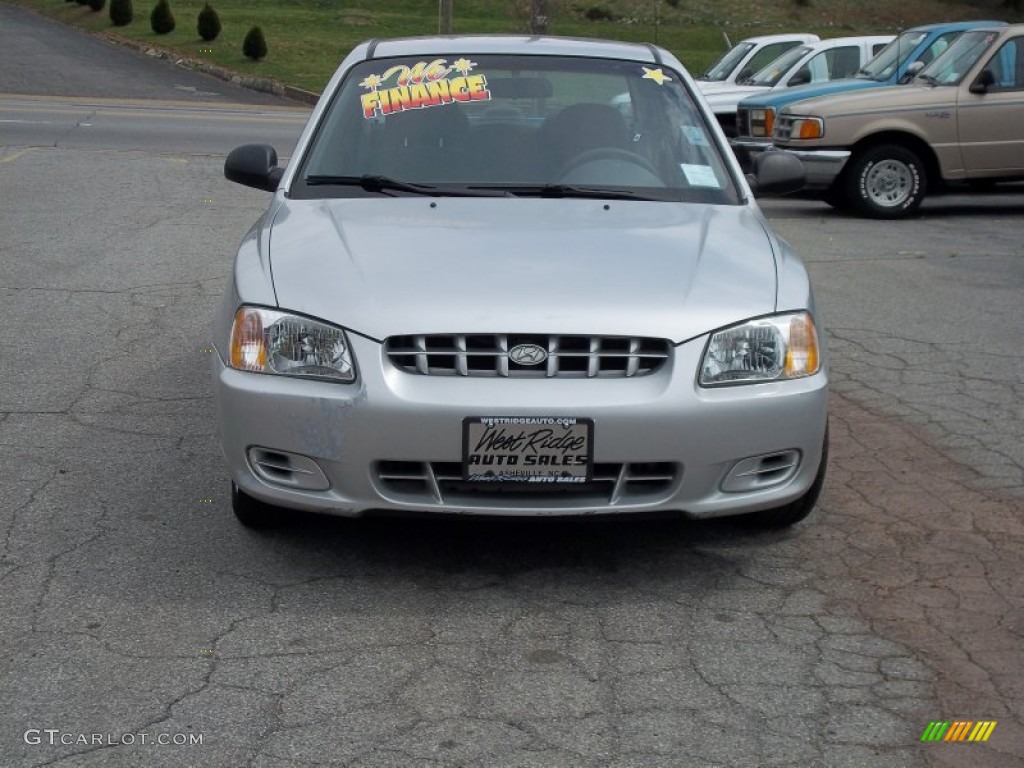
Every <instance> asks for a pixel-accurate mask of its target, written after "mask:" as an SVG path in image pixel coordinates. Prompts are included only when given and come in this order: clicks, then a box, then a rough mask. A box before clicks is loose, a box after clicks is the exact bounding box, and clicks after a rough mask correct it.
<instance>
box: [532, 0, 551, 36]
mask: <svg viewBox="0 0 1024 768" xmlns="http://www.w3.org/2000/svg"><path fill="white" fill-rule="evenodd" d="M530 33H531V34H534V35H546V34H547V33H548V0H531V3H530Z"/></svg>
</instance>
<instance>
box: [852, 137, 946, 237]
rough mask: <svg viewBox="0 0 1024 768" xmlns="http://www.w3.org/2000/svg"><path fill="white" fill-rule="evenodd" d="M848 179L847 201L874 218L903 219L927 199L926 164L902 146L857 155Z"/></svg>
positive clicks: (879, 147)
mask: <svg viewBox="0 0 1024 768" xmlns="http://www.w3.org/2000/svg"><path fill="white" fill-rule="evenodd" d="M844 176H845V177H846V199H847V201H849V203H850V204H851V206H852V207H853V209H854V210H855V211H856V212H857V213H859V214H861V215H862V216H867V217H869V218H872V219H903V218H906V217H907V216H910V215H912V214H913V213H914V212H915V211H917V209H918V207H920V205H921V201H922V200H923V199H924V195H925V191H926V188H927V177H926V172H925V168H924V162H923V161H922V160H921V158H920V156H918V154H917V153H916V152H914V150H912V149H910V148H908V147H904V146H901V145H899V144H880V145H877V146H874V147H869V148H867V149H865V150H862V151H860V152H858V153H857V154H855V155H854V156H853V159H852V160H851V162H850V165H849V167H848V168H847V169H846V170H845V171H844Z"/></svg>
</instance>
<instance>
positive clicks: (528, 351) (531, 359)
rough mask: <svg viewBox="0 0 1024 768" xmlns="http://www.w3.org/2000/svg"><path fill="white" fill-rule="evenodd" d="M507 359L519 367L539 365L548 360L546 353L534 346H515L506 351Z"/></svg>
mask: <svg viewBox="0 0 1024 768" xmlns="http://www.w3.org/2000/svg"><path fill="white" fill-rule="evenodd" d="M508 359H509V360H511V361H512V362H513V363H517V364H519V365H540V364H541V363H543V362H544V361H545V360H547V359H548V353H547V351H545V349H544V347H538V346H537V345H536V344H516V345H515V346H514V347H512V349H510V350H509V351H508Z"/></svg>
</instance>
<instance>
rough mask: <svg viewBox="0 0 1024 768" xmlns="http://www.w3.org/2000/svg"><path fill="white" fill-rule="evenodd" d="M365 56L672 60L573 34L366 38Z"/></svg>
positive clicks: (639, 47)
mask: <svg viewBox="0 0 1024 768" xmlns="http://www.w3.org/2000/svg"><path fill="white" fill-rule="evenodd" d="M364 45H365V46H366V53H365V59H367V60H369V59H382V58H390V57H393V56H434V55H438V56H440V55H450V54H452V53H456V52H457V53H465V54H467V55H468V54H488V53H491V54H520V55H527V56H530V55H533V56H587V57H596V58H610V59H629V60H634V61H642V62H648V63H655V64H660V63H663V62H666V61H672V60H673V57H672V56H671V54H668V52H667V51H664V50H662V49H661V48H658V47H656V46H654V45H650V44H646V43H627V42H622V41H618V40H600V39H594V38H576V37H554V36H545V37H531V36H528V35H431V36H424V37H406V38H393V39H386V40H370V41H367V42H366V43H365V44H364Z"/></svg>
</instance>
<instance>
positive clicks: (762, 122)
mask: <svg viewBox="0 0 1024 768" xmlns="http://www.w3.org/2000/svg"><path fill="white" fill-rule="evenodd" d="M774 129H775V110H774V109H752V110H750V135H751V136H758V137H762V136H763V137H768V136H771V135H772V131H773V130H774Z"/></svg>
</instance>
